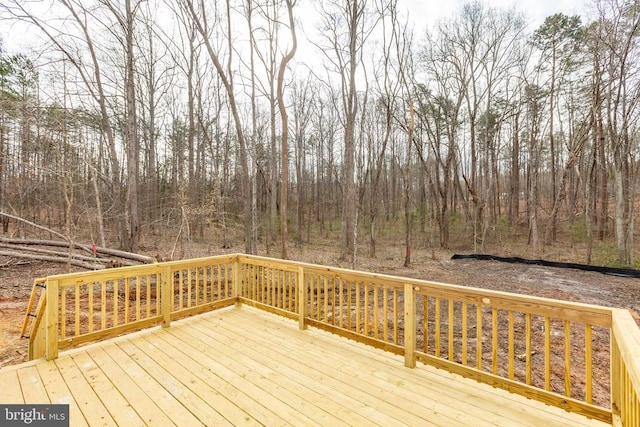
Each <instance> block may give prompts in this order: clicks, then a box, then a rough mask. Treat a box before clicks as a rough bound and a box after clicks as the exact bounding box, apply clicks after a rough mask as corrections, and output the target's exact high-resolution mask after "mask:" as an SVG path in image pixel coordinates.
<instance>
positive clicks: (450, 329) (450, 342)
mask: <svg viewBox="0 0 640 427" xmlns="http://www.w3.org/2000/svg"><path fill="white" fill-rule="evenodd" d="M447 311H448V314H449V317H448V319H447V332H448V337H447V341H448V343H447V344H448V347H449V352H448V354H447V355H448V357H449V360H450V361H453V332H454V331H453V329H454V322H453V299H452V298H449V299H448V309H447Z"/></svg>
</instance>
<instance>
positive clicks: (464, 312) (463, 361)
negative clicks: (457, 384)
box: [462, 302, 469, 366]
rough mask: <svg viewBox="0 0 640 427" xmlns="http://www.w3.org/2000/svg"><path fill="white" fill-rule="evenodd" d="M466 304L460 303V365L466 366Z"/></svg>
mask: <svg viewBox="0 0 640 427" xmlns="http://www.w3.org/2000/svg"><path fill="white" fill-rule="evenodd" d="M467 309H468V307H467V303H466V302H463V303H462V364H463V365H465V366H466V365H467V351H468V349H467V341H468V337H467V332H468V327H469V325H468V313H467Z"/></svg>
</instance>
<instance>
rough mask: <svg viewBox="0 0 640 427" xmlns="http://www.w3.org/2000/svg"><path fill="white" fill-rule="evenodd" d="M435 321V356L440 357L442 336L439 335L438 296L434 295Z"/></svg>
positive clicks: (439, 314)
mask: <svg viewBox="0 0 640 427" xmlns="http://www.w3.org/2000/svg"><path fill="white" fill-rule="evenodd" d="M435 316H436V318H435V321H436V332H435V336H434V339H435V341H436V342H435V344H436V349H435V350H436V357H440V343H441V341H442V337H441V335H440V324H441V321H440V320H441V319H440V316H441V313H440V297H436V312H435Z"/></svg>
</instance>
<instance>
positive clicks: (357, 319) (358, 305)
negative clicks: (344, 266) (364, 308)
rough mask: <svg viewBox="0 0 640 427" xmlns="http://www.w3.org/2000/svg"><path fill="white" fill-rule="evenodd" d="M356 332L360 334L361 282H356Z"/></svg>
mask: <svg viewBox="0 0 640 427" xmlns="http://www.w3.org/2000/svg"><path fill="white" fill-rule="evenodd" d="M355 285H356V332H360V282H358V281H356V283H355Z"/></svg>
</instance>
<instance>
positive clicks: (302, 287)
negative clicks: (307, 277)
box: [297, 267, 307, 331]
mask: <svg viewBox="0 0 640 427" xmlns="http://www.w3.org/2000/svg"><path fill="white" fill-rule="evenodd" d="M297 282H298V328H300V330H301V331H302V330H305V329H307V325H306V323H305V321H304V318H305V317H306V316H307V292H306V291H307V286H306V284H305V283H304V269H303V268H302V267H299V268H298V278H297Z"/></svg>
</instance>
